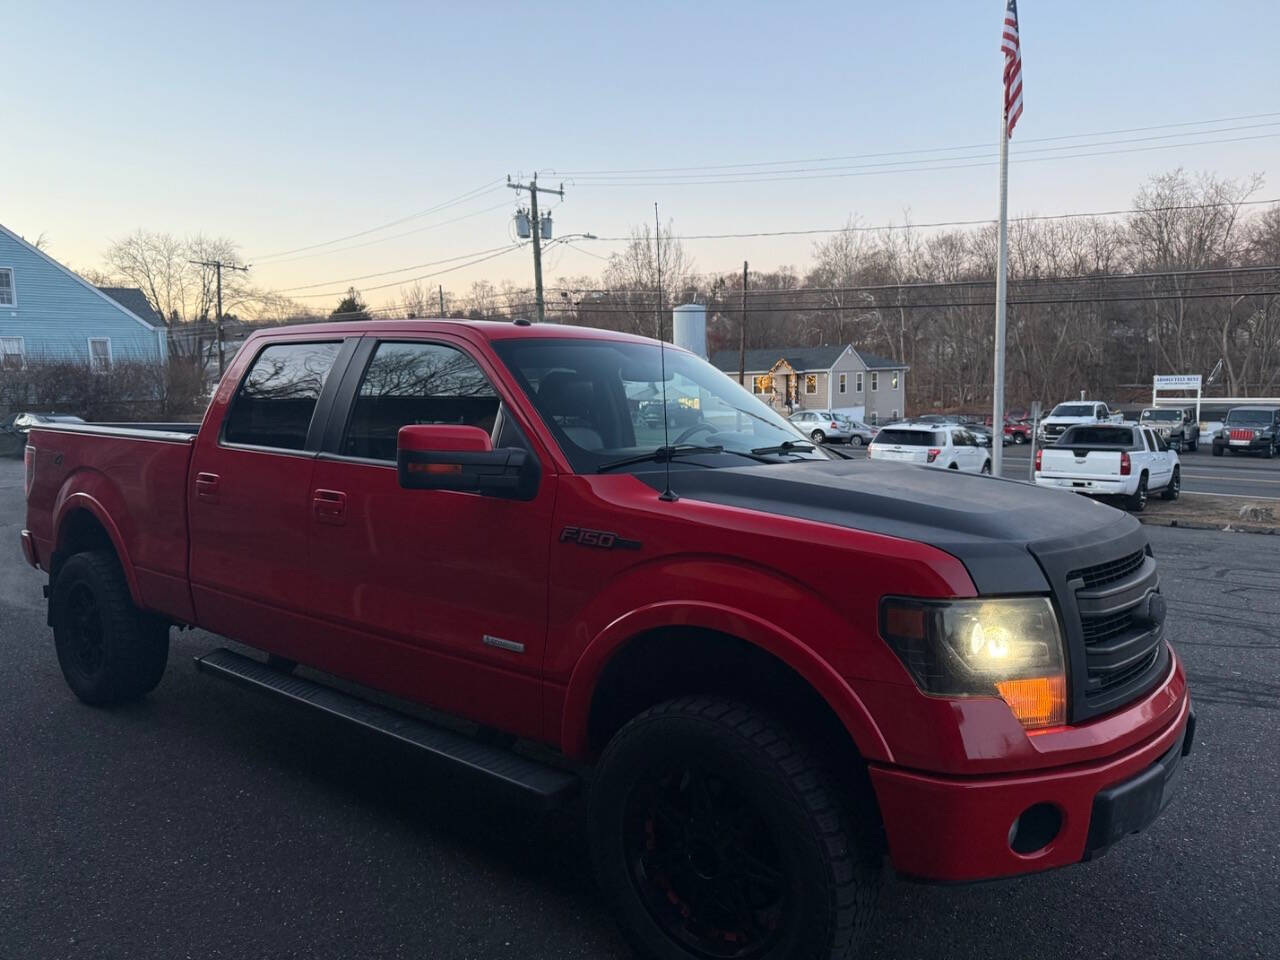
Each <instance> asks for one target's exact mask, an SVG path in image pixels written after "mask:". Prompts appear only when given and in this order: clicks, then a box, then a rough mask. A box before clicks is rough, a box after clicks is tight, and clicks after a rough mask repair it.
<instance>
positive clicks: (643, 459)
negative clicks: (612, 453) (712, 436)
mask: <svg viewBox="0 0 1280 960" xmlns="http://www.w3.org/2000/svg"><path fill="white" fill-rule="evenodd" d="M723 452H724V447H704V446H699V445H698V444H696V443H681V444H677V445H675V446H671V447H658V448H657V449H656V450H651V451H650V452H649V453H641V454H637V455H636V456H634V457H623V458H622V459H621V460H611V461H610V462H609V463H602V464H600V466H598V467H596V473H604V472H605V471H606V470H615V469H617V468H618V467H629V466H631V465H632V464H633V463H650V462H652V463H666V462H667V461H669V460H674V459H675V458H676V457H682V456H684V455H685V454H688V453H723Z"/></svg>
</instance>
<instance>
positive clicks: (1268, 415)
mask: <svg viewBox="0 0 1280 960" xmlns="http://www.w3.org/2000/svg"><path fill="white" fill-rule="evenodd" d="M1274 416H1275V414H1273V413H1272V412H1271V411H1270V410H1232V411H1231V412H1230V413H1228V414H1227V423H1229V424H1237V423H1247V424H1249V425H1250V426H1264V427H1265V426H1266V425H1267V424H1269V423H1270V422H1271V420H1272V418H1273V417H1274Z"/></svg>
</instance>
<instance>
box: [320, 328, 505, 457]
mask: <svg viewBox="0 0 1280 960" xmlns="http://www.w3.org/2000/svg"><path fill="white" fill-rule="evenodd" d="M497 416H498V394H497V393H496V392H495V391H494V389H493V387H492V385H490V383H489V380H488V378H486V377H485V375H484V374H483V373H482V372H481V370H480V368H479V367H478V366H476V364H475V361H474V360H472V359H471V358H470V357H468V356H467V355H466V354H465V353H463V352H462V351H460V350H455V349H454V348H453V347H446V346H442V345H441V344H437V343H389V342H384V343H380V344H378V348H377V350H375V351H374V354H373V358H372V359H371V360H370V361H369V366H368V367H367V368H366V369H365V372H364V377H363V378H362V379H361V381H360V389H359V391H357V393H356V398H355V404H354V405H353V407H352V410H351V418H350V420H349V421H348V422H347V433H346V436H345V437H343V440H342V452H343V453H344V454H346V455H347V456H351V457H366V458H368V459H371V460H395V458H396V434H397V433H399V432H400V428H401V427H403V426H405V425H407V424H412V423H450V424H463V425H465V426H469V427H479V428H480V429H481V430H484V431H485V432H486V433H492V432H493V426H494V422H495V421H496V419H497Z"/></svg>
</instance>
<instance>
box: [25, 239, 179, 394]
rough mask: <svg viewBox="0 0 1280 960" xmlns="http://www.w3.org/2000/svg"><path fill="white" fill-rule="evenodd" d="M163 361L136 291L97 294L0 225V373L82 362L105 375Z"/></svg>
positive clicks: (156, 321)
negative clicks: (121, 367) (116, 368)
mask: <svg viewBox="0 0 1280 960" xmlns="http://www.w3.org/2000/svg"><path fill="white" fill-rule="evenodd" d="M144 308H145V311H144ZM139 311H143V312H144V313H145V315H140V313H139ZM167 356H168V342H167V339H166V330H165V327H164V324H163V323H161V322H160V318H159V317H157V316H156V315H155V313H154V312H153V311H152V310H151V308H150V306H148V305H147V302H146V298H145V297H144V296H143V295H142V291H140V290H135V289H132V288H127V287H108V288H105V289H99V288H97V287H95V286H94V285H93V284H91V283H90V282H89V281H88V280H85V279H84V278H83V277H81V276H80V275H79V274H77V273H75V272H74V271H72V270H69V269H68V268H67V267H64V266H63V265H62V264H60V263H58V261H56V260H54V259H53V258H52V257H51V256H49V255H48V254H47V253H45V252H44V251H43V250H37V249H36V248H35V247H34V246H32V245H31V244H29V243H27V242H26V241H25V240H23V239H22V238H21V237H20V236H18V235H17V234H15V233H14V232H13V231H11V230H9V229H8V228H6V227H5V226H4V225H2V224H0V369H15V368H17V369H21V368H22V367H25V366H27V365H29V364H32V363H83V364H85V365H86V366H88V367H90V368H91V369H95V370H105V369H109V368H111V367H112V366H115V365H119V364H123V363H155V364H160V363H164V362H165V360H166V359H167Z"/></svg>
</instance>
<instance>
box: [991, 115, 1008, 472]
mask: <svg viewBox="0 0 1280 960" xmlns="http://www.w3.org/2000/svg"><path fill="white" fill-rule="evenodd" d="M1008 273H1009V116H1008V112H1007V108H1006V110H1005V111H1003V112H1002V113H1001V116H1000V250H999V253H998V254H997V260H996V347H995V357H994V363H993V364H992V366H993V369H992V389H991V472H992V474H994V475H995V476H997V477H999V476H1001V475H1002V474H1001V472H1000V470H1001V466H1002V465H1003V463H1004V330H1005V300H1006V297H1007V293H1008Z"/></svg>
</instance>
